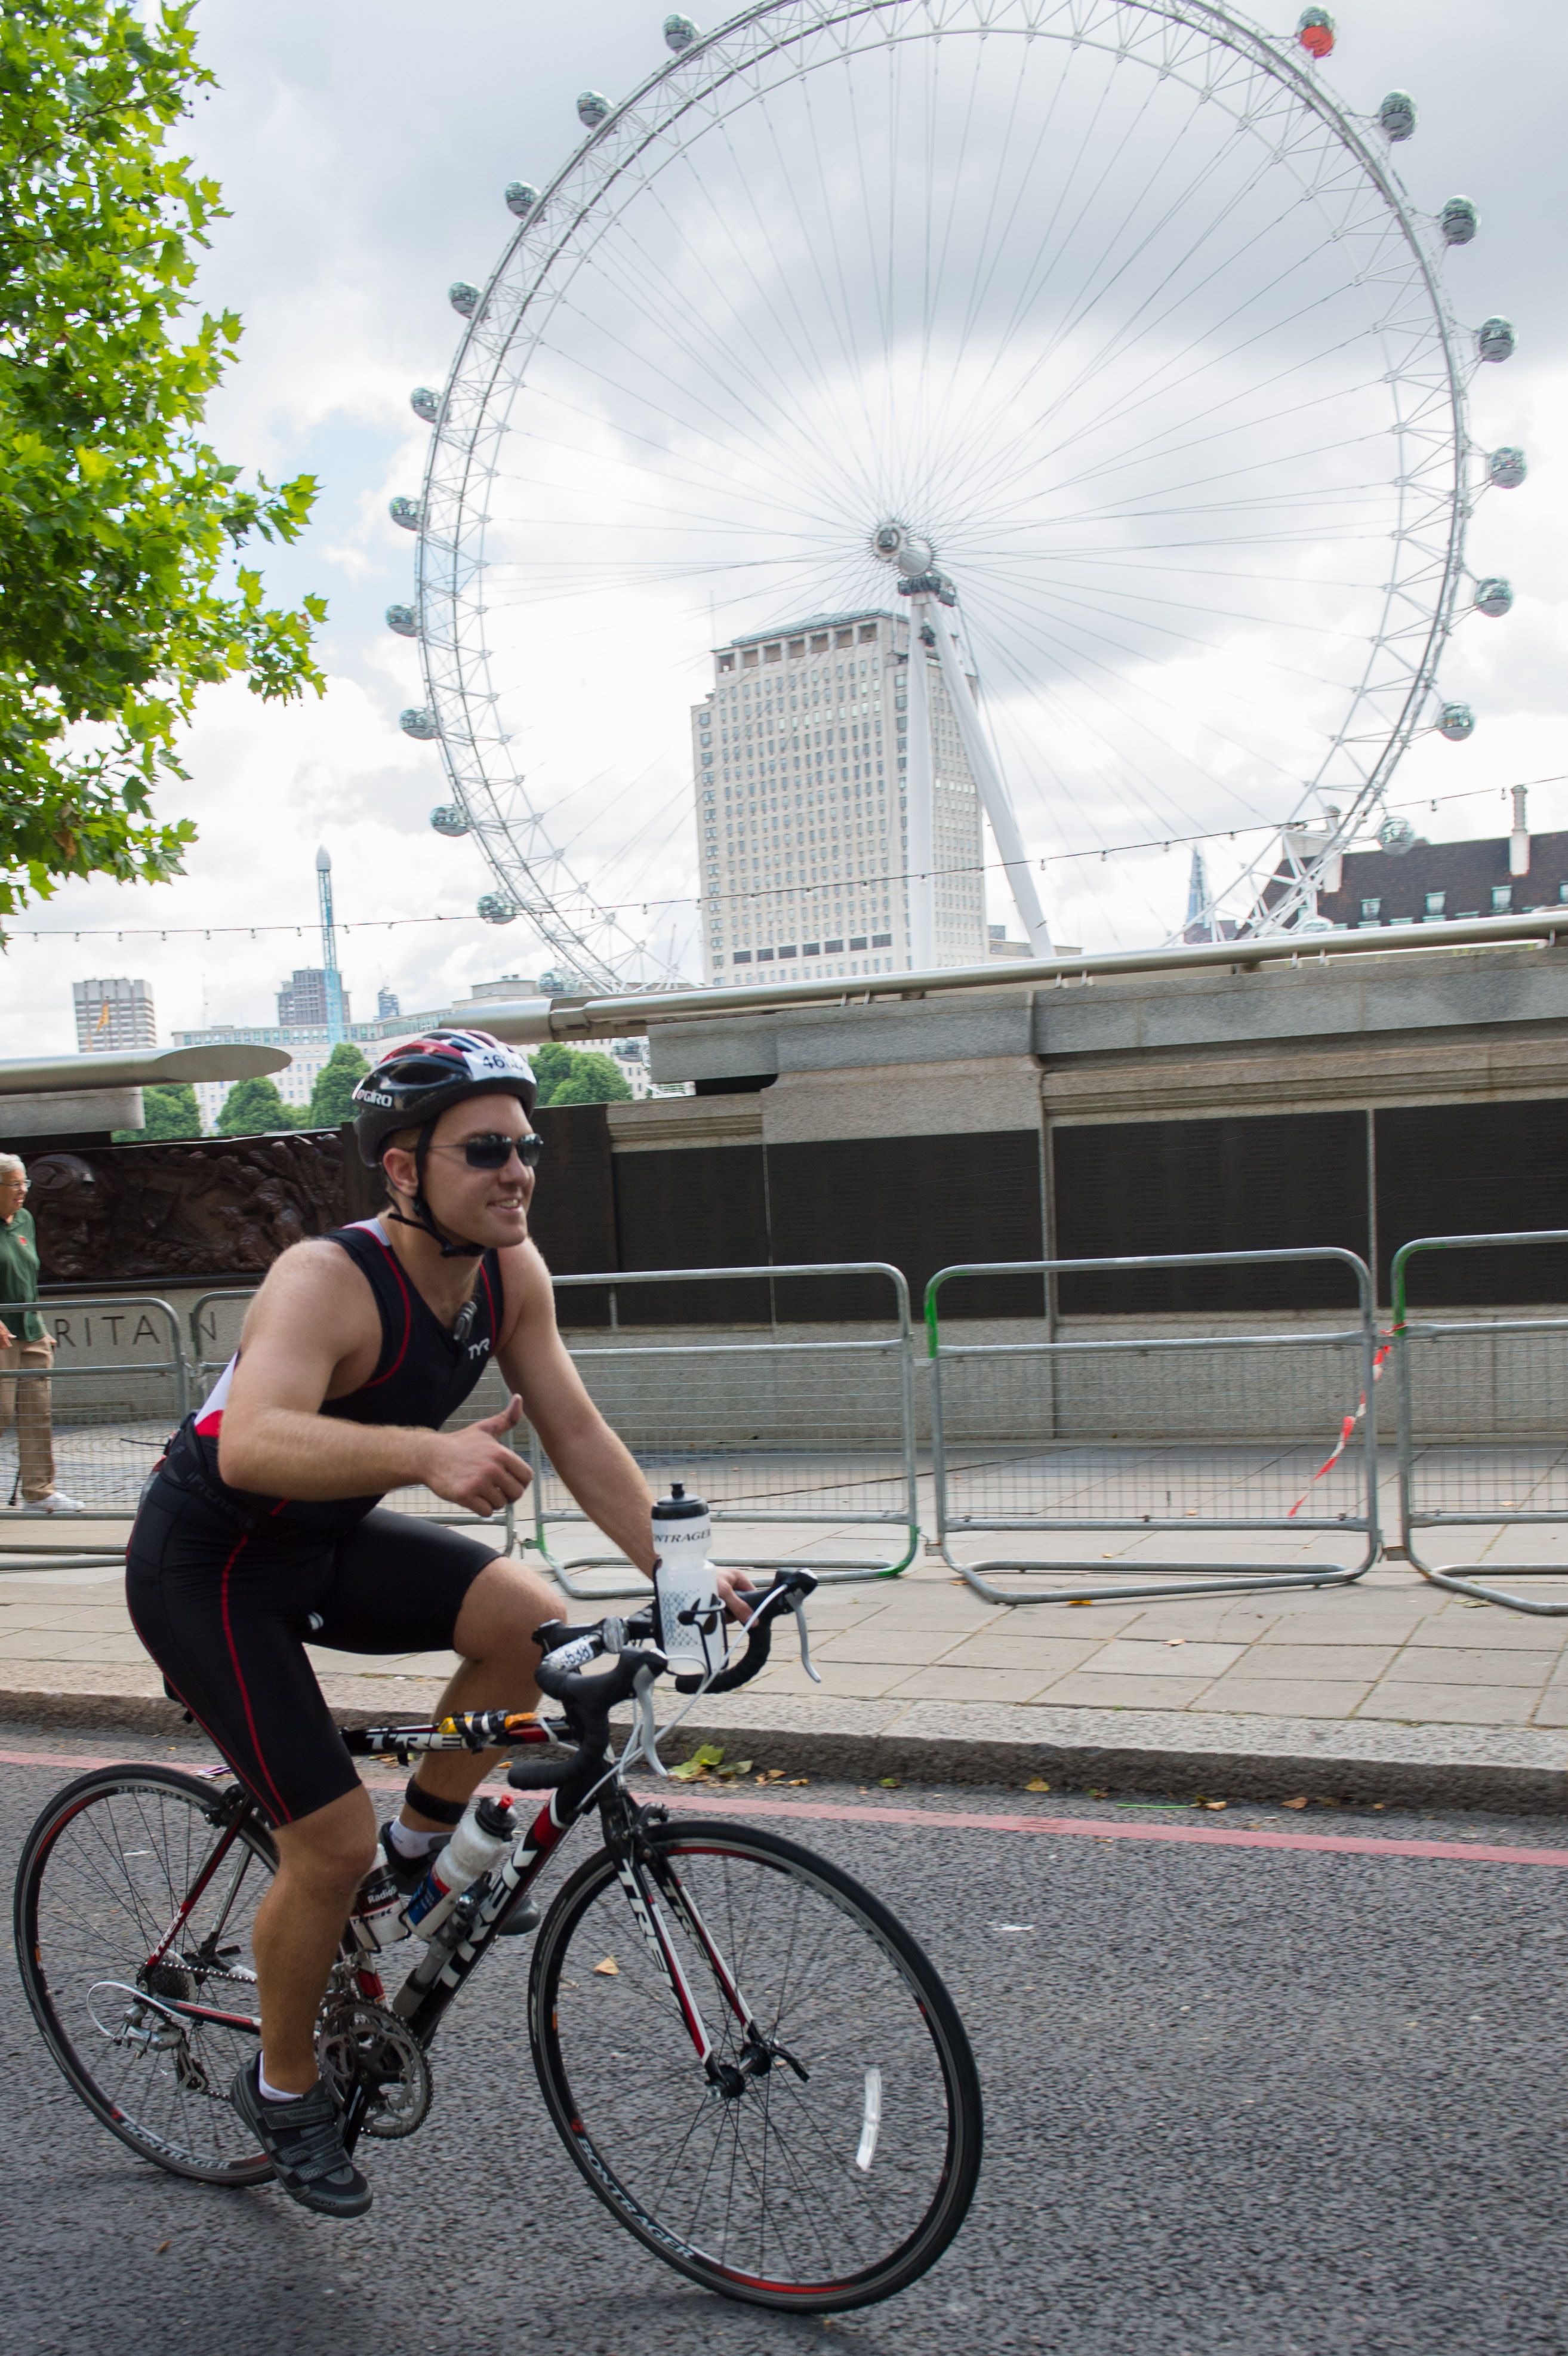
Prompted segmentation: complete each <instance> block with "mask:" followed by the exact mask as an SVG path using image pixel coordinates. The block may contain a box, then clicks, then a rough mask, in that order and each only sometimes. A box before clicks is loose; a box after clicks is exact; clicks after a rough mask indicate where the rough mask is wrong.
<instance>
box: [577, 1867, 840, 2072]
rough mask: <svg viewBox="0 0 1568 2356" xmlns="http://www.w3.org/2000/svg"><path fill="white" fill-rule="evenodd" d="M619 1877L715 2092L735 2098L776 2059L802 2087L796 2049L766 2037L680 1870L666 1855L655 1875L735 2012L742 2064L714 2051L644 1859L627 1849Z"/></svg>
mask: <svg viewBox="0 0 1568 2356" xmlns="http://www.w3.org/2000/svg"><path fill="white" fill-rule="evenodd" d="M615 1872H616V1878H617V1879H618V1880H619V1881H620V1884H621V1887H622V1889H623V1890H624V1891H625V1893H626V1900H627V1903H628V1904H629V1905H630V1907H631V1910H632V1913H633V1917H634V1919H635V1922H636V1925H637V1928H638V1930H639V1932H640V1933H642V1937H643V1941H644V1944H645V1946H646V1947H647V1949H648V1952H649V1954H650V1955H651V1956H652V1958H653V1961H654V1963H655V1965H656V1966H657V1968H658V1969H659V1970H660V1971H661V1972H662V1973H663V1975H664V1976H665V1978H666V1979H667V1981H668V1982H669V1986H670V1989H671V1992H672V1993H673V1995H674V1997H675V2000H676V2002H677V2005H678V2006H679V2008H680V2013H681V2018H682V2019H683V2020H684V2021H685V2023H686V2029H687V2034H688V2037H689V2038H690V2040H691V2042H692V2045H693V2047H694V2049H695V2051H696V2053H697V2058H698V2060H699V2062H700V2063H701V2065H702V2069H703V2072H704V2075H705V2076H706V2077H707V2080H708V2083H709V2086H710V2087H711V2089H712V2091H713V2092H714V2094H718V2095H721V2096H723V2097H724V2098H725V2099H726V2100H731V2101H732V2100H733V2099H734V2098H735V2097H736V2096H737V2095H739V2094H743V2093H744V2092H745V2089H746V2086H747V2084H748V2083H749V2082H750V2081H751V2080H752V2079H753V2078H763V2077H765V2076H766V2075H767V2073H768V2072H769V2071H770V2070H771V2069H773V2066H774V2064H775V2062H778V2061H784V2062H786V2063H787V2064H788V2066H789V2067H790V2069H792V2070H793V2071H794V2072H795V2076H796V2077H797V2078H798V2079H799V2080H800V2081H801V2083H802V2084H803V2085H804V2084H805V2083H806V2079H807V2074H808V2073H807V2072H805V2070H804V2069H803V2068H802V2067H801V2065H800V2063H799V2062H798V2061H796V2060H795V2056H794V2054H793V2053H791V2052H789V2051H787V2050H786V2049H785V2048H784V2046H782V2045H780V2044H779V2043H778V2042H777V2040H775V2039H771V2038H767V2037H764V2035H763V2031H762V2029H761V2028H760V2026H759V2024H758V2021H757V2018H756V2015H755V2014H754V2013H753V2012H752V2008H751V2006H750V2005H749V2004H748V2003H747V2001H746V1997H745V1995H744V1992H743V1991H742V1989H741V1985H740V1982H739V1981H738V1980H737V1979H736V1977H735V1975H734V1974H733V1972H732V1971H731V1969H730V1965H729V1963H728V1961H727V1960H726V1957H725V1955H724V1953H723V1950H722V1949H721V1947H720V1944H719V1942H718V1941H717V1939H716V1938H715V1937H714V1936H713V1934H712V1933H711V1932H710V1931H709V1928H708V1925H707V1923H706V1922H704V1921H703V1919H702V1914H701V1912H700V1910H699V1907H698V1904H697V1901H696V1900H695V1899H694V1898H693V1897H692V1896H691V1894H690V1892H689V1891H688V1890H687V1888H686V1885H685V1883H684V1882H683V1881H682V1880H681V1879H680V1876H679V1874H678V1873H677V1871H676V1869H675V1868H674V1867H673V1865H671V1864H670V1863H669V1861H668V1860H667V1859H664V1860H662V1861H661V1864H660V1866H659V1869H658V1872H657V1875H656V1879H658V1880H659V1881H660V1882H662V1883H663V1885H664V1887H665V1890H666V1894H667V1897H668V1899H669V1901H670V1903H671V1905H672V1907H673V1908H674V1911H675V1912H676V1913H677V1914H678V1916H679V1918H680V1920H681V1922H682V1923H683V1924H684V1925H685V1927H686V1931H687V1933H688V1937H689V1938H690V1939H691V1941H692V1944H693V1945H694V1946H696V1947H697V1948H698V1949H699V1952H700V1953H701V1954H703V1955H704V1956H705V1957H706V1959H707V1962H708V1967H709V1971H711V1973H712V1975H713V1978H714V1981H715V1984H716V1985H717V1987H718V1988H719V1991H720V1996H721V1997H722V1998H723V2000H724V2003H725V2005H726V2006H727V2007H728V2008H729V2010H730V2012H731V2014H732V2015H733V2017H734V2020H735V2023H736V2027H737V2029H738V2031H739V2038H740V2046H741V2054H742V2057H743V2058H742V2060H741V2062H740V2063H739V2064H737V2063H735V2062H732V2061H720V2060H719V2058H718V2055H717V2053H716V2051H715V2049H714V2043H713V2040H712V2038H711V2037H710V2036H709V2031H708V2025H707V2023H706V2021H705V2020H704V2019H703V2018H702V2009H701V2007H700V2006H699V2003H698V2001H697V1997H696V1994H695V1992H694V1990H693V1988H692V1986H691V1982H690V1980H689V1979H688V1977H687V1975H686V1972H685V1970H684V1968H683V1966H682V1965H681V1960H680V1956H679V1954H678V1952H677V1948H676V1944H675V1941H674V1939H673V1938H672V1937H671V1935H670V1928H669V1922H668V1918H667V1915H666V1913H665V1911H664V1908H663V1906H662V1905H661V1904H660V1902H659V1896H658V1892H657V1890H656V1889H655V1888H654V1887H653V1879H654V1877H650V1876H648V1875H646V1874H645V1869H644V1868H643V1866H642V1865H641V1863H640V1861H639V1860H638V1859H637V1858H635V1856H633V1855H630V1854H628V1853H626V1852H623V1853H622V1855H621V1856H620V1857H619V1858H617V1860H616V1866H615Z"/></svg>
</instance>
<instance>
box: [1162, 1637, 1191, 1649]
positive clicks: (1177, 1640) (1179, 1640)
mask: <svg viewBox="0 0 1568 2356" xmlns="http://www.w3.org/2000/svg"><path fill="white" fill-rule="evenodd" d="M1165 1642H1166V1649H1167V1650H1169V1648H1170V1646H1171V1645H1172V1644H1186V1642H1187V1639H1186V1637H1185V1636H1168V1637H1167V1638H1166V1640H1165Z"/></svg>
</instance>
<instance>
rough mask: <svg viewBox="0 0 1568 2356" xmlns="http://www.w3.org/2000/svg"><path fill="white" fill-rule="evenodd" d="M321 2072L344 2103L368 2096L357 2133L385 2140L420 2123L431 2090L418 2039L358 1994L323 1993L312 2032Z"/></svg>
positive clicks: (407, 2132) (425, 2114)
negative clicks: (361, 2094)
mask: <svg viewBox="0 0 1568 2356" xmlns="http://www.w3.org/2000/svg"><path fill="white" fill-rule="evenodd" d="M315 2051H316V2059H317V2061H319V2063H320V2065H321V2074H322V2076H323V2077H324V2078H325V2080H326V2081H327V2083H328V2084H329V2085H332V2086H335V2087H336V2090H337V2096H338V2100H339V2101H340V2102H342V2103H344V2104H347V2101H348V2097H349V2095H350V2094H352V2093H353V2092H354V2091H355V2089H356V2088H357V2087H360V2088H363V2089H364V2090H365V2091H366V2092H367V2093H368V2095H369V2103H368V2107H367V2110H366V2113H365V2120H364V2126H363V2130H362V2132H363V2133H364V2134H366V2135H368V2136H381V2137H382V2138H383V2139H384V2140H387V2141H391V2140H393V2139H395V2138H396V2137H398V2136H411V2135H412V2134H413V2132H414V2129H415V2128H416V2127H421V2126H423V2125H424V2123H425V2120H426V2118H427V2117H428V2116H429V2114H430V2106H431V2103H432V2098H433V2096H434V2094H435V2088H434V2085H433V2083H432V2079H431V2074H430V2063H429V2061H427V2060H426V2058H425V2051H424V2048H423V2046H422V2045H421V2043H420V2041H419V2040H418V2038H416V2037H415V2036H414V2035H413V2034H412V2032H411V2030H410V2029H408V2028H407V2027H406V2026H405V2024H404V2023H403V2022H402V2021H400V2019H398V2018H397V2016H396V2014H395V2013H390V2012H388V2011H386V2010H385V2009H384V2008H382V2007H381V2006H380V2005H379V2004H368V2003H367V2002H366V2001H365V1999H364V1998H363V1997H348V1996H342V1997H328V1998H327V2001H326V2004H325V2008H324V2009H323V2012H322V2016H321V2019H320V2020H319V2022H318V2023H317V2025H316V2032H315Z"/></svg>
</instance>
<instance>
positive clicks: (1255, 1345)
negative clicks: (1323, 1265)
mask: <svg viewBox="0 0 1568 2356" xmlns="http://www.w3.org/2000/svg"><path fill="white" fill-rule="evenodd" d="M1314 1261H1316V1262H1331V1263H1335V1264H1337V1265H1339V1267H1342V1268H1343V1269H1345V1270H1346V1271H1347V1273H1348V1275H1349V1278H1350V1279H1351V1280H1353V1282H1354V1285H1355V1289H1356V1298H1357V1303H1358V1306H1357V1309H1356V1311H1355V1312H1354V1313H1353V1315H1352V1314H1351V1313H1350V1312H1346V1315H1347V1319H1348V1322H1346V1323H1343V1324H1339V1325H1337V1326H1335V1327H1333V1328H1327V1327H1324V1328H1319V1327H1316V1326H1302V1327H1299V1328H1290V1329H1286V1330H1284V1331H1281V1330H1277V1329H1276V1330H1275V1331H1273V1332H1248V1333H1241V1332H1235V1333H1232V1332H1218V1333H1206V1334H1196V1335H1194V1334H1189V1333H1181V1334H1169V1333H1157V1332H1150V1331H1147V1329H1146V1330H1143V1331H1139V1330H1138V1329H1137V1325H1136V1321H1134V1320H1132V1319H1130V1318H1124V1317H1120V1316H1119V1317H1117V1318H1116V1320H1115V1323H1116V1324H1117V1325H1118V1327H1122V1326H1126V1325H1131V1326H1132V1328H1133V1330H1131V1331H1130V1332H1129V1331H1118V1332H1116V1333H1114V1334H1107V1335H1096V1336H1093V1337H1090V1338H1084V1339H1068V1340H1062V1339H1061V1338H1059V1336H1058V1333H1057V1327H1056V1323H1055V1321H1054V1318H1053V1315H1052V1313H1051V1303H1052V1302H1053V1301H1054V1299H1055V1292H1056V1287H1055V1282H1054V1280H1056V1279H1058V1278H1061V1277H1062V1276H1066V1275H1086V1274H1088V1273H1090V1272H1104V1271H1108V1270H1124V1271H1127V1272H1129V1273H1130V1272H1132V1271H1135V1270H1143V1271H1150V1270H1157V1269H1183V1268H1187V1269H1191V1268H1224V1269H1242V1268H1262V1267H1270V1266H1275V1267H1277V1266H1280V1265H1282V1264H1285V1263H1300V1262H1314ZM973 1277H992V1278H995V1277H1011V1278H1019V1277H1040V1279H1042V1280H1045V1283H1046V1287H1047V1289H1046V1290H1045V1293H1044V1296H1043V1297H1044V1301H1045V1304H1046V1305H1045V1309H1044V1311H1043V1312H1042V1313H1041V1314H1040V1317H1039V1318H1038V1320H1035V1319H1025V1320H1017V1319H1009V1320H1008V1321H1007V1322H1008V1323H1009V1324H1010V1325H1017V1324H1019V1323H1023V1324H1025V1325H1028V1324H1030V1323H1038V1324H1039V1325H1040V1327H1041V1329H1042V1330H1041V1331H1040V1333H1038V1334H1035V1333H1026V1335H1025V1336H1024V1338H1022V1339H1019V1340H1014V1341H970V1342H964V1341H955V1340H951V1339H949V1337H948V1333H946V1332H945V1331H944V1328H943V1325H942V1323H941V1315H940V1303H941V1296H942V1293H943V1290H944V1288H945V1287H947V1286H949V1285H951V1284H954V1283H955V1282H957V1281H958V1280H960V1279H961V1278H973ZM1328 1313H1329V1314H1330V1315H1334V1314H1337V1313H1338V1312H1328ZM925 1314H926V1327H927V1348H928V1364H929V1370H930V1376H931V1424H932V1457H933V1488H934V1492H935V1520H936V1545H937V1547H938V1548H939V1549H940V1552H941V1554H942V1558H943V1559H944V1561H945V1562H946V1563H947V1564H948V1566H949V1567H950V1569H954V1570H955V1571H956V1572H958V1574H959V1575H960V1577H961V1578H963V1579H965V1580H967V1581H968V1583H969V1585H970V1586H971V1587H972V1588H974V1589H975V1590H976V1592H977V1593H978V1594H980V1595H983V1596H984V1597H985V1598H986V1600H987V1602H993V1603H1078V1602H1099V1601H1106V1600H1110V1599H1120V1600H1121V1601H1142V1600H1145V1599H1147V1598H1152V1597H1158V1596H1175V1595H1231V1594H1237V1593H1245V1592H1248V1591H1251V1590H1260V1589H1273V1588H1286V1587H1336V1586H1345V1585H1347V1584H1348V1583H1349V1581H1350V1580H1356V1579H1360V1577H1361V1575H1362V1573H1363V1572H1364V1571H1366V1570H1368V1569H1370V1568H1371V1565H1372V1563H1373V1562H1374V1561H1375V1560H1376V1559H1377V1556H1378V1552H1379V1547H1380V1544H1381V1540H1380V1537H1379V1529H1378V1483H1377V1461H1378V1460H1377V1437H1376V1396H1375V1390H1374V1384H1375V1379H1376V1369H1377V1328H1376V1321H1375V1313H1374V1301H1373V1292H1372V1280H1371V1272H1370V1270H1369V1269H1368V1268H1367V1266H1366V1264H1365V1262H1364V1261H1362V1260H1360V1259H1359V1258H1357V1257H1356V1255H1355V1253H1353V1252H1349V1251H1340V1250H1337V1249H1333V1248H1322V1249H1313V1250H1303V1251H1254V1252H1179V1253H1166V1254H1161V1255H1158V1256H1147V1257H1140V1258H1127V1259H1055V1260H1021V1261H1020V1260H1015V1261H994V1262H989V1263H986V1264H982V1265H975V1266H969V1267H963V1268H944V1269H941V1270H939V1272H938V1273H937V1274H936V1275H935V1276H933V1278H932V1280H931V1282H930V1284H929V1285H928V1287H927V1288H926V1296H925ZM993 1530H994V1531H1005V1532H1008V1533H1010V1534H1014V1535H1020V1534H1022V1533H1025V1532H1031V1533H1041V1534H1045V1533H1051V1534H1054V1535H1061V1534H1063V1533H1065V1534H1068V1535H1077V1534H1087V1533H1090V1532H1102V1531H1104V1532H1110V1531H1124V1532H1134V1533H1137V1534H1138V1535H1140V1536H1142V1535H1147V1534H1149V1533H1151V1532H1154V1531H1178V1530H1179V1531H1182V1532H1184V1533H1185V1534H1187V1535H1188V1536H1189V1537H1192V1536H1195V1535H1200V1534H1201V1535H1211V1534H1212V1535H1215V1536H1217V1535H1219V1534H1221V1533H1229V1532H1232V1531H1254V1530H1266V1531H1273V1532H1274V1533H1275V1535H1276V1536H1277V1537H1280V1538H1289V1539H1290V1540H1292V1541H1293V1542H1294V1541H1296V1540H1298V1539H1300V1538H1306V1537H1310V1536H1311V1535H1312V1534H1315V1533H1317V1534H1321V1533H1325V1532H1331V1533H1332V1534H1333V1535H1334V1536H1336V1537H1351V1536H1354V1537H1357V1538H1359V1539H1360V1541H1361V1545H1360V1560H1359V1561H1357V1562H1352V1563H1325V1562H1311V1561H1307V1562H1300V1561H1298V1562H1296V1563H1295V1564H1283V1563H1280V1562H1277V1561H1276V1562H1233V1563H1232V1562H1228V1561H1220V1560H1212V1559H1211V1560H1210V1561H1208V1562H1203V1561H1201V1560H1200V1561H1199V1562H1198V1563H1196V1564H1195V1563H1192V1562H1187V1563H1182V1562H1149V1563H1147V1564H1139V1565H1134V1566H1129V1568H1130V1569H1143V1570H1145V1571H1147V1572H1148V1573H1151V1574H1153V1576H1151V1577H1146V1578H1143V1579H1132V1580H1130V1579H1128V1578H1126V1577H1122V1578H1117V1579H1108V1578H1107V1577H1106V1575H1105V1573H1104V1569H1102V1566H1101V1563H1100V1562H1096V1563H1093V1564H1091V1563H1089V1562H1087V1561H1083V1560H1082V1559H1063V1560H1061V1561H1057V1560H1054V1559H1051V1558H1049V1557H1046V1556H1042V1555H1033V1556H1023V1555H1020V1554H1019V1553H1018V1552H1014V1553H1009V1554H1005V1555H1000V1556H997V1557H995V1558H989V1559H987V1560H985V1561H983V1562H969V1561H965V1559H964V1558H962V1557H961V1556H959V1555H955V1553H954V1552H953V1550H952V1548H953V1545H954V1541H955V1539H960V1538H963V1537H967V1536H969V1535H970V1534H971V1533H972V1532H976V1531H993ZM1104 1559H1106V1558H1104V1557H1103V1558H1102V1561H1103V1560H1104ZM1194 1570H1196V1571H1197V1573H1198V1575H1197V1576H1196V1577H1194V1576H1193V1575H1192V1574H1193V1572H1194ZM1029 1571H1033V1572H1037V1573H1041V1574H1049V1575H1051V1576H1052V1577H1053V1578H1055V1579H1058V1580H1061V1581H1062V1582H1063V1583H1062V1584H1061V1585H1060V1586H1051V1587H1042V1588H1034V1589H1030V1590H1023V1591H1019V1590H1016V1589H1013V1588H1011V1587H998V1586H997V1585H995V1584H994V1583H993V1581H994V1577H995V1575H996V1574H997V1573H1001V1572H1016V1573H1019V1574H1022V1573H1025V1572H1029Z"/></svg>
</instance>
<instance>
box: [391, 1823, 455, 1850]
mask: <svg viewBox="0 0 1568 2356" xmlns="http://www.w3.org/2000/svg"><path fill="white" fill-rule="evenodd" d="M451 1838H452V1835H451V1834H450V1833H421V1832H418V1831H416V1830H415V1828H414V1826H412V1825H405V1824H404V1822H403V1820H402V1818H401V1816H394V1817H393V1819H392V1824H391V1840H392V1847H394V1848H395V1849H396V1850H397V1852H398V1855H399V1856H400V1857H406V1858H416V1857H429V1856H430V1855H431V1854H432V1851H434V1850H435V1849H438V1848H442V1847H444V1846H445V1845H446V1843H447V1842H448V1841H449V1840H450V1839H451Z"/></svg>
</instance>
